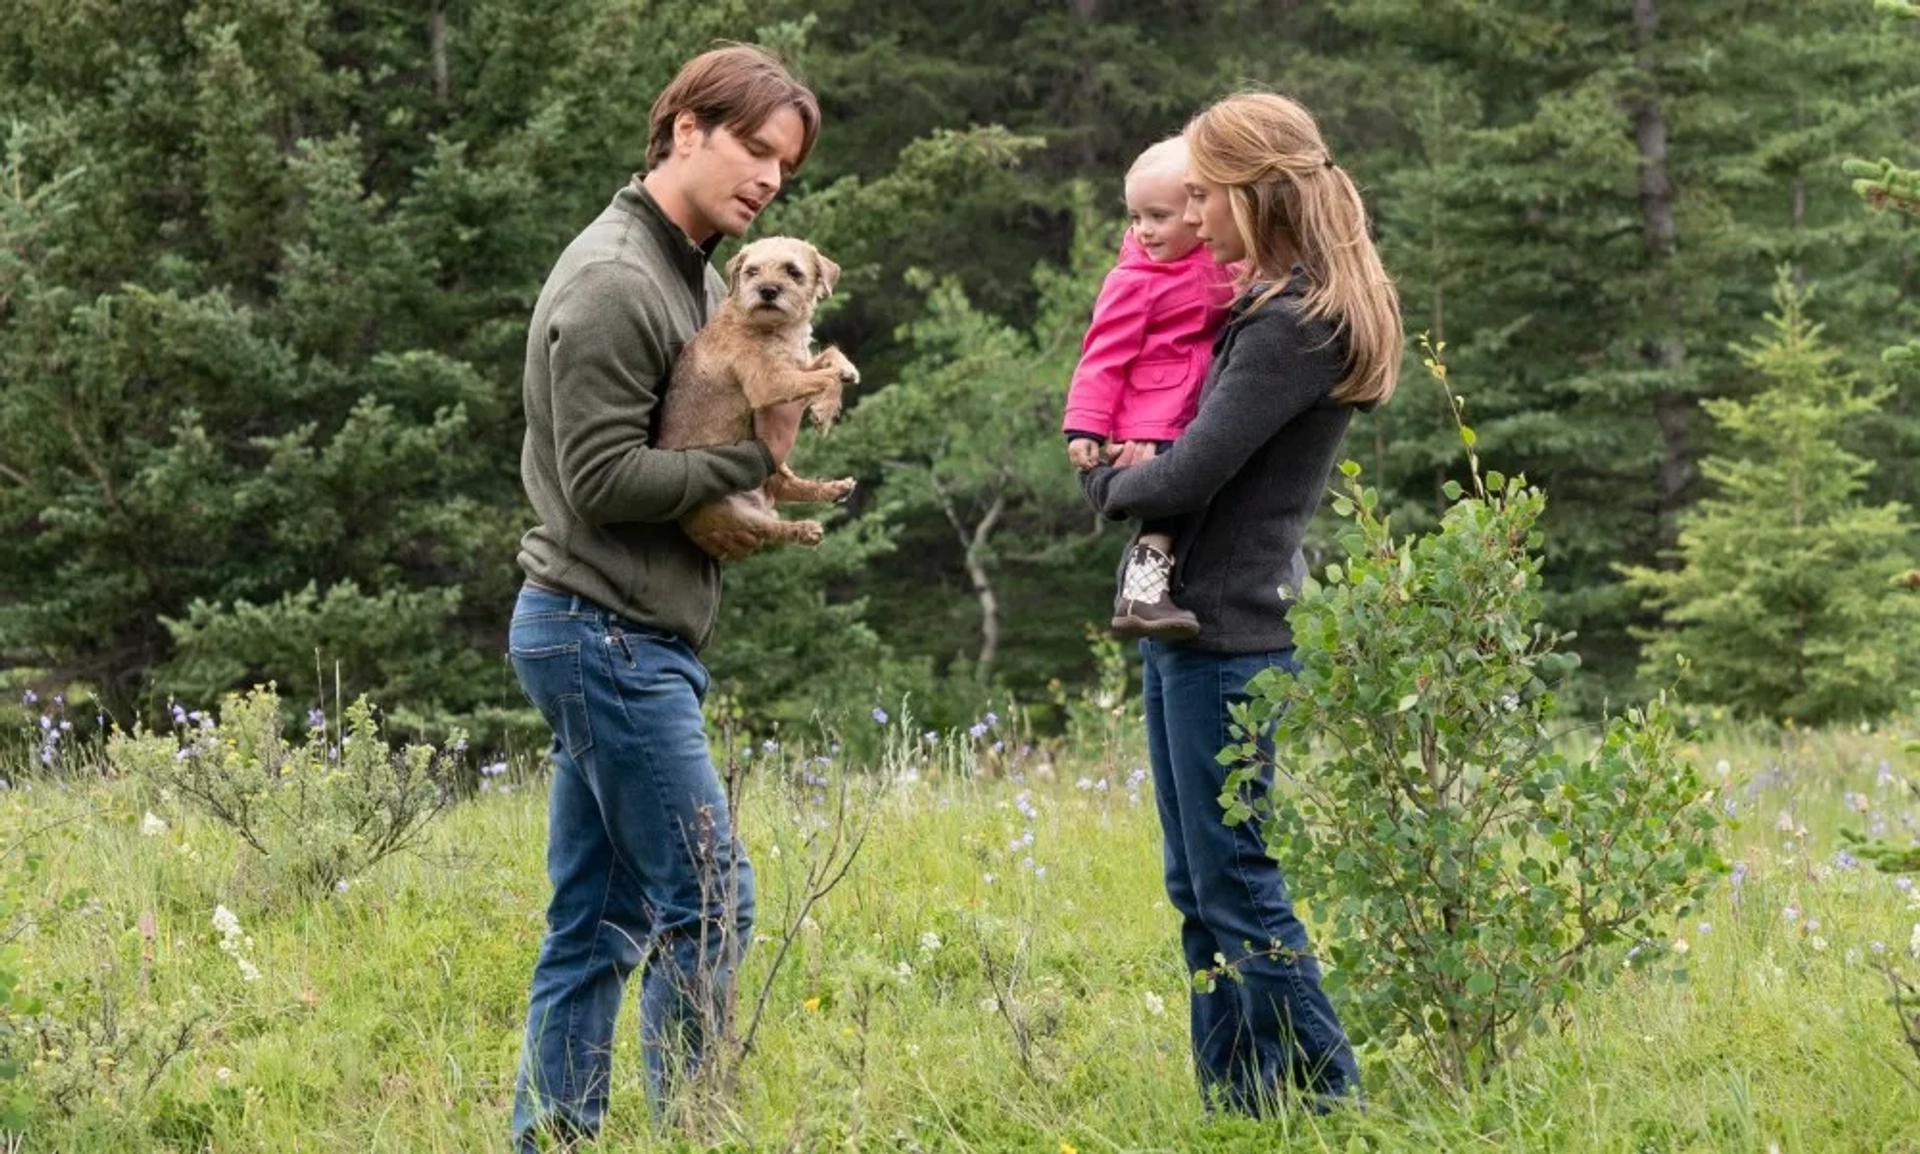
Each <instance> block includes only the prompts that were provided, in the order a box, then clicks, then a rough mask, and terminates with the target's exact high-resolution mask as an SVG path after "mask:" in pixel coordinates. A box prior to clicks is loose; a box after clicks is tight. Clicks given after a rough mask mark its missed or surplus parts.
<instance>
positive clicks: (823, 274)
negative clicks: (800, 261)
mask: <svg viewBox="0 0 1920 1154" xmlns="http://www.w3.org/2000/svg"><path fill="white" fill-rule="evenodd" d="M813 268H814V271H815V272H816V273H818V274H819V277H820V287H819V289H818V291H817V292H816V293H815V295H816V296H822V297H825V296H832V295H833V286H834V285H837V284H839V283H840V266H839V265H837V264H835V263H833V262H832V261H830V260H828V259H827V258H826V257H824V256H821V255H820V253H819V251H818V250H816V251H815V252H814V254H813Z"/></svg>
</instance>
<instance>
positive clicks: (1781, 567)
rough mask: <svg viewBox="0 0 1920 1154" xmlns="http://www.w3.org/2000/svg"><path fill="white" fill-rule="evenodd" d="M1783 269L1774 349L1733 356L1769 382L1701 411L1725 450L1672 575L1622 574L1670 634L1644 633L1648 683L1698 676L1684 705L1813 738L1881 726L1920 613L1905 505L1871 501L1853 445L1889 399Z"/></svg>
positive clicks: (1901, 694)
mask: <svg viewBox="0 0 1920 1154" xmlns="http://www.w3.org/2000/svg"><path fill="white" fill-rule="evenodd" d="M1809 296H1810V294H1809V293H1808V292H1807V290H1805V289H1803V288H1800V287H1797V286H1796V285H1795V283H1794V281H1793V279H1792V277H1791V274H1790V273H1789V272H1788V270H1786V269H1784V268H1783V269H1782V270H1781V272H1780V276H1779V280H1778V283H1777V284H1776V286H1775V290H1774V300H1775V304H1776V307H1777V308H1778V312H1777V313H1773V314H1769V316H1768V318H1767V319H1768V323H1769V324H1770V326H1771V327H1772V330H1773V333H1772V336H1771V338H1770V339H1768V340H1766V341H1764V342H1761V343H1759V344H1755V345H1752V346H1749V347H1747V348H1744V349H1742V350H1740V359H1741V361H1742V363H1743V364H1745V365H1747V366H1748V367H1749V368H1750V369H1751V370H1752V371H1753V372H1754V373H1755V374H1756V375H1757V376H1759V377H1760V378H1761V380H1762V381H1763V382H1764V385H1763V387H1762V388H1761V390H1760V391H1759V392H1758V393H1756V394H1755V395H1754V396H1753V397H1752V398H1751V399H1749V400H1745V401H1739V400H1731V399H1718V400H1710V401H1707V402H1706V404H1705V408H1706V410H1707V412H1708V414H1709V415H1710V416H1711V417H1712V418H1713V420H1714V422H1715V424H1716V425H1717V426H1718V428H1719V430H1720V431H1721V433H1723V434H1724V435H1725V437H1726V438H1727V439H1728V441H1729V444H1730V448H1729V451H1728V453H1727V454H1726V455H1715V456H1711V457H1708V458H1707V459H1706V460H1704V461H1703V462H1702V466H1701V468H1702V473H1703V474H1704V476H1705V478H1706V479H1707V481H1708V482H1709V484H1711V485H1712V486H1713V489H1714V493H1713V495H1712V496H1710V497H1707V498H1705V499H1703V500H1702V501H1701V502H1700V503H1699V505H1698V506H1697V507H1696V508H1694V509H1693V510H1692V511H1691V512H1689V513H1688V514H1687V516H1686V517H1685V518H1684V519H1683V521H1682V528H1681V531H1680V539H1679V546H1678V549H1677V550H1676V554H1675V555H1676V559H1677V560H1678V561H1679V567H1678V568H1676V569H1672V570H1658V569H1653V568H1651V567H1647V566H1629V567H1624V568H1623V571H1624V573H1625V575H1626V577H1627V580H1628V582H1629V584H1630V585H1631V586H1632V587H1633V588H1634V589H1635V590H1636V591H1637V592H1639V593H1640V594H1641V595H1643V596H1644V597H1646V598H1647V601H1648V603H1649V604H1650V605H1652V606H1653V607H1655V608H1657V609H1658V610H1659V611H1660V613H1661V617H1662V622H1663V624H1664V626H1665V628H1664V629H1663V630H1660V631H1646V632H1644V633H1643V634H1642V636H1643V638H1644V640H1645V641H1646V642H1647V647H1646V650H1645V655H1644V661H1643V669H1642V671H1643V673H1644V674H1645V675H1647V676H1649V677H1653V678H1666V677H1668V676H1670V675H1671V673H1672V672H1673V669H1674V661H1675V659H1676V658H1677V657H1683V658H1685V659H1686V661H1687V663H1688V666H1689V673H1688V679H1687V682H1686V683H1685V689H1686V693H1687V695H1688V696H1689V697H1690V698H1693V699H1696V700H1700V701H1703V702H1709V703H1714V704H1721V705H1725V706H1728V707H1730V708H1732V709H1733V710H1735V711H1737V712H1739V713H1741V714H1743V715H1747V716H1756V717H1770V718H1775V719H1779V720H1792V721H1794V722H1797V723H1805V724H1819V723H1822V722H1827V721H1834V720H1842V719H1853V718H1859V717H1869V718H1871V717H1876V716H1879V715H1883V714H1885V713H1886V712H1888V711H1890V710H1892V709H1894V708H1897V707H1898V706H1900V705H1901V704H1903V703H1904V701H1905V699H1906V695H1907V693H1908V687H1909V686H1910V685H1911V684H1912V683H1913V679H1914V678H1915V677H1916V676H1917V675H1920V600H1916V599H1915V598H1914V597H1912V596H1911V595H1909V594H1908V593H1907V592H1906V590H1905V589H1904V588H1902V578H1903V576H1904V574H1906V573H1907V572H1908V571H1910V570H1911V568H1912V565H1913V545H1914V539H1913V530H1912V527H1911V526H1910V525H1908V524H1907V523H1906V522H1905V521H1904V520H1903V518H1904V516H1905V513H1906V509H1905V507H1904V506H1901V505H1898V504H1892V503H1889V504H1879V505H1872V504H1868V503H1867V502H1866V501H1865V500H1863V499H1862V493H1863V490H1864V489H1865V487H1866V478H1867V476H1868V475H1869V474H1870V473H1871V472H1872V471H1873V468H1874V466H1873V463H1872V462H1871V461H1868V460H1866V459H1864V458H1862V457H1861V456H1859V455H1858V454H1857V453H1854V452H1852V451H1851V450H1849V449H1847V448H1846V447H1844V444H1843V442H1844V439H1845V437H1846V435H1847V434H1848V433H1849V432H1852V431H1854V430H1855V429H1857V427H1858V425H1859V423H1860V421H1861V419H1862V418H1863V417H1865V416H1866V415H1868V414H1871V413H1873V412H1874V411H1876V410H1877V409H1878V408H1879V406H1880V404H1881V402H1883V401H1884V400H1885V399H1886V397H1887V395H1888V391H1889V390H1887V389H1886V388H1884V387H1883V388H1871V389H1865V390H1862V389H1861V388H1860V387H1859V386H1858V383H1857V381H1856V379H1855V377H1854V376H1853V375H1852V374H1850V373H1847V372H1845V371H1842V370H1840V369H1838V368H1837V367H1836V364H1835V362H1836V359H1837V358H1836V354H1835V352H1834V350H1833V349H1832V348H1830V347H1829V346H1827V345H1826V344H1825V343H1824V341H1823V340H1822V337H1821V328H1820V326H1819V325H1816V324H1814V323H1813V322H1812V321H1811V320H1809V319H1808V316H1807V311H1806V310H1807V302H1808V298H1809Z"/></svg>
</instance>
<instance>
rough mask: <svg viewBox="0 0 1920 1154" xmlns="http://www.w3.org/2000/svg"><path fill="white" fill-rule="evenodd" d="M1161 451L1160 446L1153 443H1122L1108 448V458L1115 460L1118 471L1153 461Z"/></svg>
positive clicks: (1114, 463)
mask: <svg viewBox="0 0 1920 1154" xmlns="http://www.w3.org/2000/svg"><path fill="white" fill-rule="evenodd" d="M1159 451H1160V449H1159V446H1158V445H1156V444H1155V443H1154V442H1152V441H1120V442H1117V443H1115V444H1111V445H1108V446H1107V456H1109V457H1111V458H1113V465H1114V468H1116V469H1124V468H1126V467H1127V466H1128V465H1138V464H1139V463H1140V462H1142V461H1151V460H1153V458H1154V457H1155V455H1157V454H1158V453H1159Z"/></svg>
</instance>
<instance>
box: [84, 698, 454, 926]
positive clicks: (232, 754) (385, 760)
mask: <svg viewBox="0 0 1920 1154" xmlns="http://www.w3.org/2000/svg"><path fill="white" fill-rule="evenodd" d="M313 720H314V722H315V724H314V725H313V726H312V727H311V728H310V729H308V731H307V733H306V736H305V739H304V741H302V742H300V743H299V744H294V743H290V742H288V741H287V740H286V739H285V738H284V737H283V736H282V727H281V712H280V699H279V696H278V695H277V694H276V693H275V691H274V689H273V688H272V687H271V686H267V687H260V688H255V689H254V690H253V691H251V692H250V693H248V694H246V695H245V696H241V695H237V694H230V695H228V696H227V698H226V700H225V703H224V705H223V707H222V709H221V714H220V717H219V719H218V721H216V720H214V719H213V718H211V717H201V716H198V715H193V714H187V713H184V712H182V711H180V710H179V709H178V708H177V707H176V710H175V722H176V728H175V730H174V732H173V733H171V734H157V733H142V732H136V733H135V734H134V735H132V736H125V735H119V736H116V737H115V738H114V739H113V741H112V742H111V743H110V744H109V746H108V750H107V755H108V758H109V760H110V761H111V762H112V764H113V765H114V767H115V768H116V769H119V770H120V771H122V772H125V773H137V774H140V775H142V776H144V777H145V778H147V779H148V780H150V781H151V782H153V783H154V784H155V785H156V786H158V787H159V788H160V789H161V790H162V791H163V796H166V795H170V796H174V797H178V798H180V799H182V800H183V801H185V802H186V803H188V804H189V805H191V806H193V807H194V808H197V809H199V810H200V811H202V812H203V813H205V814H207V815H208V816H210V817H212V818H214V819H215V820H216V821H218V822H220V823H221V824H223V825H225V826H227V827H228V828H230V829H231V830H233V832H234V833H236V834H238V835H239V836H240V838H241V840H243V841H245V842H246V844H247V845H248V846H250V847H251V848H252V849H253V850H254V851H256V852H257V853H258V854H259V855H260V856H261V857H262V858H264V859H265V860H266V862H267V863H268V865H269V866H270V868H271V869H272V871H273V873H274V874H275V875H276V876H277V877H279V878H281V879H284V880H285V881H287V882H288V883H290V884H292V885H293V886H294V887H295V888H297V889H299V890H301V891H304V892H323V891H325V890H327V889H329V888H331V887H333V886H335V885H338V884H341V883H343V882H345V881H346V880H347V879H349V878H351V877H353V876H354V875H356V874H358V873H360V872H361V871H363V870H365V869H366V868H367V867H369V866H371V865H373V864H374V863H375V862H377V861H379V860H380V859H382V858H384V857H386V856H387V855H389V854H392V853H397V852H399V851H401V850H404V849H407V848H409V847H411V846H412V845H413V844H414V843H415V842H416V841H418V839H419V838H420V836H421V834H422V833H423V832H424V831H425V829H426V826H427V823H428V822H430V821H431V820H432V819H433V818H434V816H435V815H437V814H438V813H439V812H440V811H441V810H442V809H443V808H445V807H446V805H447V804H448V802H449V800H450V799H451V792H450V787H451V782H452V779H453V762H454V758H455V757H456V756H457V754H458V753H459V752H460V751H461V750H463V749H464V746H465V739H464V738H463V737H460V736H456V737H455V738H454V740H453V741H452V742H451V743H450V746H449V751H448V752H445V753H443V752H441V751H440V750H437V749H436V748H435V747H433V746H431V745H413V744H410V745H408V746H406V747H405V748H403V749H401V750H398V751H395V750H393V749H390V748H389V747H388V745H387V742H386V741H385V739H384V738H383V737H382V735H381V732H380V725H379V722H378V721H376V720H375V718H374V711H373V707H372V706H371V705H370V704H368V702H367V700H366V699H365V698H361V699H360V700H358V701H356V702H354V703H353V705H351V706H349V707H348V709H347V712H346V718H345V733H344V735H341V736H340V739H339V740H338V741H337V742H335V741H332V740H330V735H329V732H328V730H327V727H326V723H325V718H324V717H319V716H316V717H315V718H314V719H313Z"/></svg>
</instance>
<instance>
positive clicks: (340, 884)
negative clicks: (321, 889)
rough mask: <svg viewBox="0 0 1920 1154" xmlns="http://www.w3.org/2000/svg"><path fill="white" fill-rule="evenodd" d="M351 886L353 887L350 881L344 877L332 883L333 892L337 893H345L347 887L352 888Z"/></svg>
mask: <svg viewBox="0 0 1920 1154" xmlns="http://www.w3.org/2000/svg"><path fill="white" fill-rule="evenodd" d="M352 888H353V886H352V883H351V882H349V881H347V879H346V878H341V879H340V880H339V881H337V882H334V883H333V892H334V893H337V894H343V893H346V892H347V891H348V890H349V889H352Z"/></svg>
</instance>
